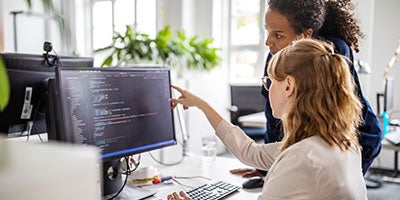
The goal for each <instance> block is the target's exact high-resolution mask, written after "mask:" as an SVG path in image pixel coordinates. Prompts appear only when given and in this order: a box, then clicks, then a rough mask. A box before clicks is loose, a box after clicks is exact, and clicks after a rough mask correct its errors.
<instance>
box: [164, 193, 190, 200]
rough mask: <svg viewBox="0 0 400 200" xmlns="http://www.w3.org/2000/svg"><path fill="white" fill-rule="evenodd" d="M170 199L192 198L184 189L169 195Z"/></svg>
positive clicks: (188, 199) (185, 199) (186, 199)
mask: <svg viewBox="0 0 400 200" xmlns="http://www.w3.org/2000/svg"><path fill="white" fill-rule="evenodd" d="M167 199H168V200H190V197H189V196H188V195H187V194H186V193H185V192H183V191H180V192H179V194H178V193H176V192H174V193H172V194H169V195H168V196H167Z"/></svg>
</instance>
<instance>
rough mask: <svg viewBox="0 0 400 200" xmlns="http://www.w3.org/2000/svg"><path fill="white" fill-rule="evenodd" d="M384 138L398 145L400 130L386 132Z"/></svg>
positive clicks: (399, 143) (399, 142)
mask: <svg viewBox="0 0 400 200" xmlns="http://www.w3.org/2000/svg"><path fill="white" fill-rule="evenodd" d="M385 139H386V140H387V141H389V142H390V143H392V144H394V145H400V131H394V132H390V133H388V134H386V135H385Z"/></svg>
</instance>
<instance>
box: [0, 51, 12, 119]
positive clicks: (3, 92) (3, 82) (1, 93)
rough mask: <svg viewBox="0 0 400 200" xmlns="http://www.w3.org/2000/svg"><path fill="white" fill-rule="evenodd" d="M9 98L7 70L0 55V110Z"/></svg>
mask: <svg viewBox="0 0 400 200" xmlns="http://www.w3.org/2000/svg"><path fill="white" fill-rule="evenodd" d="M9 98H10V86H9V83H8V76H7V71H6V68H5V66H4V63H3V59H2V58H1V56H0V112H2V111H3V110H4V108H5V107H6V106H7V104H8V101H9Z"/></svg>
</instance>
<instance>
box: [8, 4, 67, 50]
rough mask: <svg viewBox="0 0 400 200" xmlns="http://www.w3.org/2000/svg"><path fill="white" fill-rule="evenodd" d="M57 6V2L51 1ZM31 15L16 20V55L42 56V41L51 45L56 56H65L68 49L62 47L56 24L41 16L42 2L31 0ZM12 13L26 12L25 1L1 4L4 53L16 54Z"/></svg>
mask: <svg viewBox="0 0 400 200" xmlns="http://www.w3.org/2000/svg"><path fill="white" fill-rule="evenodd" d="M53 2H54V4H55V6H58V4H57V3H58V1H57V0H55V1H53ZM32 5H33V7H32V13H33V14H32V15H28V14H19V15H17V18H16V28H17V37H16V38H17V49H18V53H33V54H42V53H43V52H44V51H43V43H44V41H49V42H51V43H52V44H53V49H54V50H55V51H56V52H57V53H58V54H66V52H68V49H69V47H67V46H65V45H63V42H62V39H61V35H60V33H59V29H58V22H57V20H55V19H54V18H50V17H48V16H47V17H46V16H43V14H44V11H43V9H42V6H41V5H42V1H39V0H32ZM12 11H24V12H27V11H28V6H27V4H26V1H25V0H7V1H4V2H3V7H2V12H1V18H2V20H3V30H4V51H5V52H16V51H15V45H14V40H15V37H14V22H13V15H11V14H10V12H12Z"/></svg>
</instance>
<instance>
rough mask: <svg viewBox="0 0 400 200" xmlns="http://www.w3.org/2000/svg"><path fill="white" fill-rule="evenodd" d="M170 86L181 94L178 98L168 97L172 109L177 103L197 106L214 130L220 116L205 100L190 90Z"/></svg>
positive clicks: (220, 118)
mask: <svg viewBox="0 0 400 200" xmlns="http://www.w3.org/2000/svg"><path fill="white" fill-rule="evenodd" d="M171 87H172V88H174V89H175V90H177V91H178V92H179V93H181V96H180V97H179V98H178V99H170V100H169V101H170V102H171V103H172V109H174V108H175V107H176V106H177V105H178V104H182V105H183V106H184V107H186V108H187V107H193V106H194V107H197V108H199V109H200V110H201V111H203V113H204V114H205V115H206V117H207V119H208V121H209V122H210V124H211V126H212V127H213V128H214V130H215V129H216V128H217V126H218V124H219V123H220V122H221V120H222V117H221V115H220V114H218V113H217V111H215V110H214V108H212V107H211V106H210V105H209V104H208V103H207V102H205V101H204V100H203V99H201V98H199V97H197V96H195V95H193V94H191V93H190V92H188V91H186V90H184V89H182V88H180V87H177V86H174V85H171Z"/></svg>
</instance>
